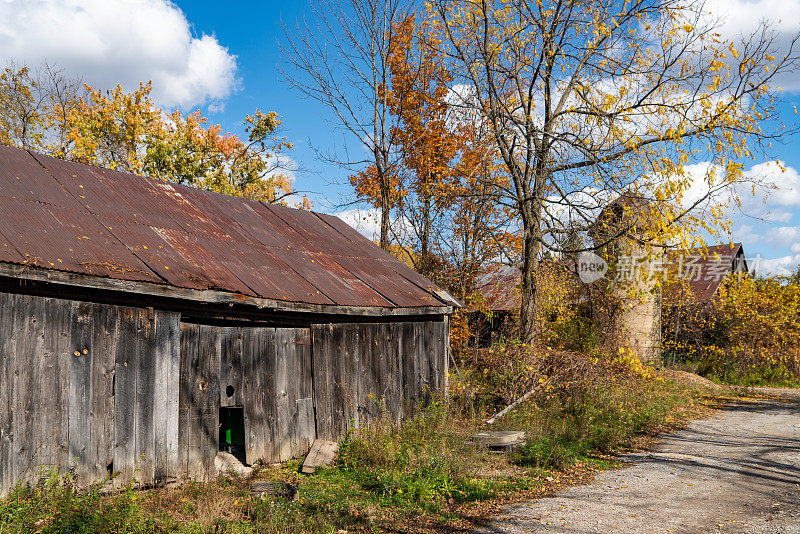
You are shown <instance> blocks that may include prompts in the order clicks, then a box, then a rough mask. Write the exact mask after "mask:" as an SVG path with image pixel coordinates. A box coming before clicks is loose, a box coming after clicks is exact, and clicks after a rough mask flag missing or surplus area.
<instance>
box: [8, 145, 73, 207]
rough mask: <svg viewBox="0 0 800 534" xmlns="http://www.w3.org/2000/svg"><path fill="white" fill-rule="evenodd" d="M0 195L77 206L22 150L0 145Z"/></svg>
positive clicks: (62, 205) (63, 205) (56, 204)
mask: <svg viewBox="0 0 800 534" xmlns="http://www.w3.org/2000/svg"><path fill="white" fill-rule="evenodd" d="M0 195H3V196H6V197H11V198H14V199H17V200H23V201H28V202H44V203H46V204H51V205H54V206H61V207H68V208H73V209H77V208H79V207H80V203H78V202H77V201H76V200H75V198H74V197H73V196H72V195H71V194H69V193H68V192H67V191H65V190H64V188H63V187H60V186H59V185H58V182H56V181H55V180H54V179H53V177H52V176H51V175H50V173H48V172H47V171H46V170H45V169H44V168H42V166H41V165H39V163H38V162H37V161H36V160H35V159H34V158H32V157H31V155H30V154H29V153H28V152H26V151H25V150H20V149H18V148H12V147H7V146H2V145H0Z"/></svg>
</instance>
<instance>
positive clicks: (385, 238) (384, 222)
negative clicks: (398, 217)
mask: <svg viewBox="0 0 800 534" xmlns="http://www.w3.org/2000/svg"><path fill="white" fill-rule="evenodd" d="M381 248H382V249H383V250H385V251H387V252H388V251H389V198H388V195H386V194H383V195H381Z"/></svg>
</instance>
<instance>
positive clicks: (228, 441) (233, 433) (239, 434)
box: [219, 406, 245, 463]
mask: <svg viewBox="0 0 800 534" xmlns="http://www.w3.org/2000/svg"><path fill="white" fill-rule="evenodd" d="M219 449H220V450H221V451H227V452H229V453H231V454H233V455H234V456H235V457H236V458H238V459H239V461H241V462H242V463H244V456H245V452H244V451H245V447H244V408H243V407H241V406H234V407H220V409H219Z"/></svg>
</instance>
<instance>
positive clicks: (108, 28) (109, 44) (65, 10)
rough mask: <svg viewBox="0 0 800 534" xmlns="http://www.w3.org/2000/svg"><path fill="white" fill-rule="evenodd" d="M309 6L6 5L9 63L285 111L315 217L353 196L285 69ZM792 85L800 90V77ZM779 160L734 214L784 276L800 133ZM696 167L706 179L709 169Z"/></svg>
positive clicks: (773, 8) (766, 9)
mask: <svg viewBox="0 0 800 534" xmlns="http://www.w3.org/2000/svg"><path fill="white" fill-rule="evenodd" d="M707 5H708V6H709V7H710V9H712V10H717V12H719V14H720V15H721V16H723V17H724V18H725V19H726V21H727V22H726V24H727V30H726V31H729V32H730V33H731V34H736V33H738V32H747V31H748V30H749V29H751V28H752V27H753V25H754V24H755V23H756V22H757V21H758V20H759V19H761V18H762V17H765V16H766V17H769V18H770V20H772V21H773V22H774V23H775V24H776V29H777V31H778V33H779V36H784V37H785V36H788V35H794V34H796V33H798V32H800V18H798V17H797V13H800V0H710V1H709V2H708V4H707ZM308 6H309V4H308V0H285V1H283V2H245V1H240V2H218V1H209V0H194V1H178V2H175V3H171V2H168V0H116V1H109V0H6V1H4V2H0V62H5V61H8V60H10V59H13V60H15V61H17V62H23V63H28V64H30V65H36V64H39V63H41V61H43V60H45V59H47V60H48V61H50V62H51V63H54V64H57V65H61V66H62V67H64V68H65V70H67V71H68V72H69V73H70V74H73V75H75V76H79V77H81V78H82V79H84V80H85V81H87V82H89V83H92V84H94V85H99V86H110V85H112V84H114V83H118V82H119V83H122V84H123V86H125V87H126V88H128V89H130V88H132V87H134V86H135V83H136V82H137V81H138V80H146V79H152V80H153V85H154V95H155V96H156V99H157V101H158V102H159V103H160V104H161V105H163V106H164V107H166V108H174V107H181V108H182V109H183V110H184V111H191V110H192V109H195V108H197V107H200V108H201V109H202V110H203V111H204V112H205V113H206V114H207V115H208V116H209V117H210V119H211V120H212V121H213V122H218V123H220V124H222V125H223V127H224V128H225V129H226V130H229V131H233V132H235V133H241V121H242V119H243V118H244V116H245V115H246V114H247V113H252V112H253V111H254V110H255V109H256V108H258V109H261V110H262V111H268V110H274V111H276V112H278V113H279V114H280V115H282V116H283V118H284V129H283V132H282V133H283V135H285V136H287V137H288V138H289V140H290V141H292V142H294V143H295V146H294V150H293V151H291V152H290V154H289V155H290V156H291V158H292V159H293V160H294V161H296V162H297V164H298V166H299V167H300V169H301V170H299V171H298V172H297V173H296V175H295V186H296V188H297V189H298V190H303V191H310V192H311V195H310V196H311V198H312V199H313V200H314V201H315V207H316V209H318V210H320V211H327V212H337V211H340V210H341V209H342V208H340V207H339V205H340V204H341V203H343V202H345V201H347V200H350V199H351V198H352V192H351V191H350V189H349V187H347V186H346V185H342V184H343V183H344V182H346V178H347V175H348V173H347V171H344V170H342V169H339V168H337V167H335V166H332V165H328V164H325V163H324V162H321V161H319V160H318V158H317V157H316V155H315V151H314V150H313V149H312V146H316V147H321V148H323V149H325V148H330V147H331V146H332V144H333V142H334V139H333V138H334V136H333V135H332V133H331V129H330V127H329V125H328V123H327V122H326V121H325V118H326V117H327V111H326V110H325V109H324V108H323V107H322V106H321V105H320V104H318V103H316V102H313V101H308V100H303V99H301V98H300V96H299V95H298V94H297V93H296V92H295V91H293V90H292V89H291V88H290V87H289V86H288V85H287V84H286V83H285V82H284V80H282V78H281V75H280V72H279V65H280V64H281V54H280V49H279V44H278V41H279V40H283V29H282V24H287V25H293V24H294V23H295V22H296V21H297V20H298V18H300V17H303V16H304V15H306V14H307V13H308V11H309V10H308ZM783 85H784V86H785V87H787V88H789V89H790V90H792V91H800V73H798V74H797V75H793V76H790V77H788V78H787V79H786V80H785V83H784V84H783ZM786 95H787V97H788V99H789V101H790V102H789V103H788V105H786V106H784V107H782V111H783V112H784V113H785V115H786V119H787V121H793V120H795V117H794V113H793V106H794V104H800V96H798V93H797V92H787V93H786ZM339 144H341V140H340V141H339ZM769 156H771V157H772V158H779V159H780V160H781V161H782V162H783V163H784V164H785V165H786V166H787V169H786V172H780V171H779V170H778V169H777V166H775V165H774V164H769V163H767V160H765V158H763V157H760V158H759V159H757V160H756V161H745V162H743V163H745V169H746V170H748V172H751V173H753V174H756V175H759V176H763V175H767V176H769V177H770V178H771V179H772V180H774V181H775V182H776V183H778V184H779V186H780V187H781V189H780V190H778V191H774V192H772V193H771V194H770V195H769V197H768V198H767V199H766V202H765V203H763V202H761V201H760V200H759V199H753V198H744V202H743V211H744V212H745V213H744V214H741V213H738V212H732V214H731V215H732V217H733V226H732V228H733V239H734V240H735V241H742V242H743V243H744V246H745V252H746V253H747V255H748V256H754V255H761V256H763V257H764V258H767V259H769V260H770V261H769V262H767V263H765V267H767V268H768V269H769V270H770V271H773V272H785V271H787V270H788V269H792V268H794V267H796V266H797V265H798V264H800V173H798V169H800V137H797V138H795V139H792V140H790V141H789V142H788V143H787V144H785V145H782V146H776V147H773V149H772V151H771V153H770V154H769ZM693 169H694V170H695V171H696V172H698V173H699V172H702V171H703V169H704V167H703V162H698V165H697V166H696V167H693ZM348 216H349V219H348V220H349V221H353V219H354V217H353V215H352V214H348ZM762 219H763V220H762Z"/></svg>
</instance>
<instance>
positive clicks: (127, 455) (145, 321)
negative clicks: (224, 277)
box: [0, 293, 179, 492]
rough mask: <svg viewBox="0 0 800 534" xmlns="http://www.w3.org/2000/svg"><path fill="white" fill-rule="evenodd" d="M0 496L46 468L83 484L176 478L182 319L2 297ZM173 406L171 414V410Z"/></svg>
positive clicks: (24, 297)
mask: <svg viewBox="0 0 800 534" xmlns="http://www.w3.org/2000/svg"><path fill="white" fill-rule="evenodd" d="M0 310H1V311H2V315H0V323H1V325H2V331H0V406H1V407H2V408H0V492H6V491H8V490H9V489H10V488H11V487H12V486H13V484H14V483H15V482H16V481H18V480H23V481H24V480H31V479H34V478H35V477H36V476H37V471H38V470H39V468H40V467H42V466H53V467H57V468H59V469H61V470H63V469H66V468H67V467H70V468H72V469H74V472H75V475H76V477H77V479H78V482H79V483H81V484H88V483H92V482H99V481H101V480H103V478H104V477H105V476H106V475H108V474H109V473H110V472H112V471H114V472H120V473H121V476H120V477H119V478H118V480H119V482H120V483H123V482H124V481H126V480H129V479H130V478H131V477H135V478H136V479H137V480H140V481H142V482H144V483H154V482H158V481H161V480H164V479H165V478H167V476H168V474H170V473H172V474H173V476H174V473H175V466H176V464H177V410H173V412H174V414H173V415H172V416H170V415H169V413H168V411H166V412H164V415H163V416H162V417H154V415H153V414H154V412H155V411H157V409H159V408H160V407H161V406H163V405H165V404H170V403H171V404H174V405H177V401H178V390H177V363H178V350H177V340H178V337H177V332H178V330H177V328H178V324H179V317H178V315H177V314H175V313H168V312H154V311H152V310H142V309H133V308H125V307H119V306H111V305H105V304H92V303H84V302H76V301H70V300H64V299H54V298H46V297H38V296H30V295H14V294H8V293H0ZM165 410H166V408H165Z"/></svg>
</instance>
